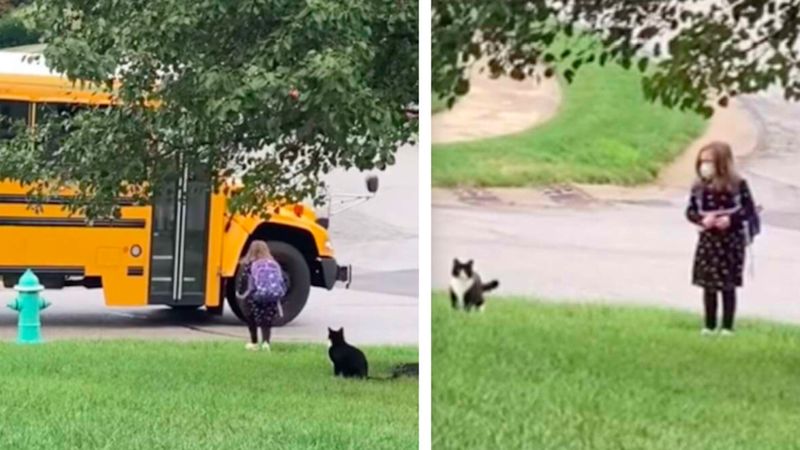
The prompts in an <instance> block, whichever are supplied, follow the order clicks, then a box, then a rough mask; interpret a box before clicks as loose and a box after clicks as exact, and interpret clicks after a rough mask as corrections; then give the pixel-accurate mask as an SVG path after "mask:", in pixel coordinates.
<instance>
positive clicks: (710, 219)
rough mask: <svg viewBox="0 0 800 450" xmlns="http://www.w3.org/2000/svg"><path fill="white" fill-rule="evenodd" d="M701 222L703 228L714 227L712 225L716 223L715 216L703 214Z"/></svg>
mask: <svg viewBox="0 0 800 450" xmlns="http://www.w3.org/2000/svg"><path fill="white" fill-rule="evenodd" d="M701 223H702V225H703V228H704V229H706V230H710V229H711V228H714V225H715V224H716V223H717V216H715V215H713V214H709V215H706V216H703V221H702V222H701Z"/></svg>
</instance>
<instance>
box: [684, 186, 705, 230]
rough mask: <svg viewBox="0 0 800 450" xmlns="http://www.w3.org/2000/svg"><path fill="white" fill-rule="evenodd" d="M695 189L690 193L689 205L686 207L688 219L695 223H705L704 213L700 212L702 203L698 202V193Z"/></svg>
mask: <svg viewBox="0 0 800 450" xmlns="http://www.w3.org/2000/svg"><path fill="white" fill-rule="evenodd" d="M695 194H696V191H695V189H692V193H691V194H690V195H689V206H687V207H686V219H688V220H689V222H692V223H693V224H695V225H700V226H702V225H703V215H702V214H700V205H698V204H697V195H695Z"/></svg>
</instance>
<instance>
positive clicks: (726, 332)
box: [720, 328, 733, 336]
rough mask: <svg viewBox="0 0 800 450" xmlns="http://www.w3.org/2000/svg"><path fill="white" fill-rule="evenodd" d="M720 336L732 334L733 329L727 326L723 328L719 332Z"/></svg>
mask: <svg viewBox="0 0 800 450" xmlns="http://www.w3.org/2000/svg"><path fill="white" fill-rule="evenodd" d="M720 334H721V335H722V336H733V330H729V329H727V328H723V329H722V331H721V332H720Z"/></svg>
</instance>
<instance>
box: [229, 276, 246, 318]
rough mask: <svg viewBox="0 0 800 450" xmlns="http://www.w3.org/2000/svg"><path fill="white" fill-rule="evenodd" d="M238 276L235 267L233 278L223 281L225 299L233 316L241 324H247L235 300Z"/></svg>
mask: <svg viewBox="0 0 800 450" xmlns="http://www.w3.org/2000/svg"><path fill="white" fill-rule="evenodd" d="M238 274H239V268H238V267H237V268H236V273H235V274H234V276H233V278H226V279H225V298H227V299H228V306H229V307H230V308H231V312H233V315H235V316H236V318H237V319H239V320H241V321H242V322H247V320H246V319H245V317H244V313H243V312H242V308H240V307H239V301H238V300H237V299H236V275H238Z"/></svg>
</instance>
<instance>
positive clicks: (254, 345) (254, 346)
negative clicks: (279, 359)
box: [244, 342, 258, 350]
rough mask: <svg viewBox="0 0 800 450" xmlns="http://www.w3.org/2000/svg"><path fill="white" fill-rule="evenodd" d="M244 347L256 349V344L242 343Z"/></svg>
mask: <svg viewBox="0 0 800 450" xmlns="http://www.w3.org/2000/svg"><path fill="white" fill-rule="evenodd" d="M244 348H245V350H258V344H254V343H252V342H248V343H247V344H244Z"/></svg>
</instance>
